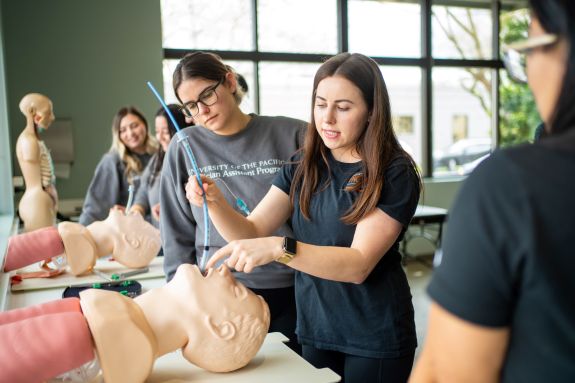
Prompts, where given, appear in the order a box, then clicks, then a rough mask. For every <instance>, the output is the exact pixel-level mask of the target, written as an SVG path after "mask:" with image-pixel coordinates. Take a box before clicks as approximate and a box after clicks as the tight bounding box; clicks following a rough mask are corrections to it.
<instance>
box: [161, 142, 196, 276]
mask: <svg viewBox="0 0 575 383" xmlns="http://www.w3.org/2000/svg"><path fill="white" fill-rule="evenodd" d="M177 141H178V140H177V139H174V140H172V142H171V143H170V146H169V148H168V151H167V153H166V155H165V157H164V163H163V165H162V176H161V177H160V206H161V210H160V233H161V236H162V248H163V250H164V272H165V274H166V278H167V280H168V281H169V280H171V279H172V277H173V276H174V274H175V272H176V269H177V268H178V266H179V265H181V264H183V263H192V264H197V261H196V248H195V244H196V221H195V220H194V216H193V214H192V209H191V207H190V204H189V202H188V200H187V198H186V191H185V186H186V183H187V182H188V173H187V170H186V158H185V153H184V150H183V148H182V147H181V145H178V142H177Z"/></svg>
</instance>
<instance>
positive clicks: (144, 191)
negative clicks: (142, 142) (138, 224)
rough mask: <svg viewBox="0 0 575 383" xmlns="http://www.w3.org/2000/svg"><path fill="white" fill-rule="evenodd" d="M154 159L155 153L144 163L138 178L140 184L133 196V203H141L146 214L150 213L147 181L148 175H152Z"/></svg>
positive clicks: (155, 158)
mask: <svg viewBox="0 0 575 383" xmlns="http://www.w3.org/2000/svg"><path fill="white" fill-rule="evenodd" d="M156 161H157V155H154V157H152V159H151V160H150V162H148V165H146V168H145V169H144V172H143V173H142V176H141V178H140V186H139V187H138V191H137V193H136V195H135V196H134V205H141V206H142V207H143V208H144V211H145V212H146V215H147V214H148V213H150V200H149V198H148V193H149V192H150V189H149V182H150V177H151V176H152V171H153V168H154V167H155V166H156Z"/></svg>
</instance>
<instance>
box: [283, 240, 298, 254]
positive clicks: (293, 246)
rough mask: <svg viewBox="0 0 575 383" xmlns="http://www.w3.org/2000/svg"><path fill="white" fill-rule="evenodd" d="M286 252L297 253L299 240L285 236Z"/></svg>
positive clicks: (284, 247) (284, 248)
mask: <svg viewBox="0 0 575 383" xmlns="http://www.w3.org/2000/svg"><path fill="white" fill-rule="evenodd" d="M283 251H284V253H287V254H291V255H295V254H296V251H297V241H296V240H295V239H293V238H291V237H284V245H283Z"/></svg>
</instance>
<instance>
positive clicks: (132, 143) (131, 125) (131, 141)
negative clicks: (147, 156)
mask: <svg viewBox="0 0 575 383" xmlns="http://www.w3.org/2000/svg"><path fill="white" fill-rule="evenodd" d="M119 134H120V141H122V143H123V144H124V145H126V147H127V148H128V149H130V150H131V151H133V152H136V153H143V152H144V150H145V145H144V142H145V141H146V136H147V134H148V132H147V129H146V124H144V121H142V120H141V119H140V117H138V116H136V115H135V114H127V115H125V116H124V117H123V118H122V120H121V121H120V133H119Z"/></svg>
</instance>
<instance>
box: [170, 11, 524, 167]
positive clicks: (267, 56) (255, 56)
mask: <svg viewBox="0 0 575 383" xmlns="http://www.w3.org/2000/svg"><path fill="white" fill-rule="evenodd" d="M334 1H335V2H336V6H337V38H338V42H337V47H338V53H341V52H348V49H349V33H348V32H349V29H348V28H349V24H348V0H334ZM251 2H252V20H253V24H252V29H253V30H252V35H253V38H254V41H253V46H254V49H253V50H252V51H231V50H204V51H209V52H213V53H216V54H218V55H219V56H220V57H222V59H223V60H240V61H249V62H252V63H253V65H254V89H253V90H251V89H250V95H251V97H253V99H254V107H255V112H256V113H259V111H260V84H259V63H260V62H262V61H267V62H270V61H271V62H289V63H321V62H323V61H325V58H326V57H330V56H332V55H333V54H331V53H330V54H310V53H283V52H263V51H260V50H259V47H258V12H257V9H258V0H251ZM413 2H414V3H419V5H420V7H421V30H420V33H421V57H419V58H403V57H384V56H376V57H374V56H371V57H372V58H373V59H374V60H375V61H376V62H377V63H378V64H379V65H390V66H404V67H417V68H419V69H420V70H421V71H422V83H421V98H422V99H421V117H422V124H421V129H422V132H421V133H422V163H421V166H422V169H421V170H422V172H423V176H424V177H426V178H432V177H433V158H432V153H433V82H432V71H433V69H434V68H465V67H478V68H487V69H489V70H491V72H492V80H491V104H492V106H493V113H492V116H491V127H490V129H491V134H492V137H493V140H492V148H493V149H495V148H496V147H497V146H499V141H500V126H499V125H500V115H499V113H500V100H499V86H500V76H499V70H500V69H502V68H504V64H503V61H502V60H501V58H500V55H499V51H500V41H499V38H500V36H499V34H500V14H501V11H502V10H504V6H503V5H502V0H435V1H434V0H419V1H417V0H414V1H413ZM506 3H509V8H512V7H514V6H522V5H524V3H526V2H525V1H523V2H522V1H521V0H507V2H506ZM433 5H441V6H461V7H470V8H475V9H490V10H491V16H492V41H491V51H492V57H491V58H490V59H471V60H469V59H445V58H442V59H441V58H434V57H433V56H432V17H433V16H432V6H433ZM505 8H507V7H505ZM195 51H199V49H174V48H164V49H163V52H164V59H176V60H178V59H180V58H181V57H182V56H184V55H185V54H187V53H189V52H195ZM441 178H444V177H441Z"/></svg>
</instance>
